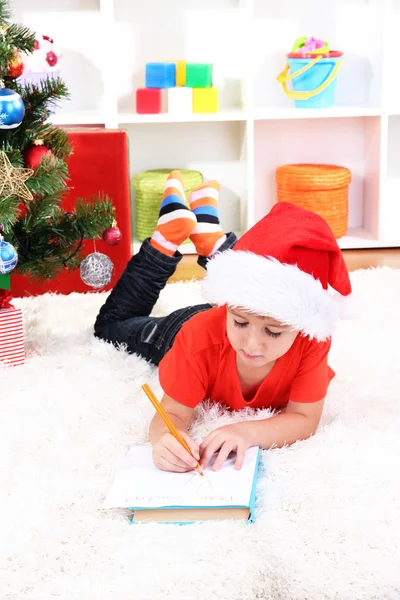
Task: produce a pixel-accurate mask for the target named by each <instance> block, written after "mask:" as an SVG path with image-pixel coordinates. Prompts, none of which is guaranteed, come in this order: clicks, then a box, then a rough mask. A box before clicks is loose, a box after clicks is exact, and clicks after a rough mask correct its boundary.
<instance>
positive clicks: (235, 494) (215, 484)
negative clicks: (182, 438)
mask: <svg viewBox="0 0 400 600" xmlns="http://www.w3.org/2000/svg"><path fill="white" fill-rule="evenodd" d="M151 453H152V448H151V446H147V445H140V446H134V447H132V448H130V450H129V451H128V453H127V455H126V457H125V459H124V461H123V463H122V466H121V468H120V469H119V470H118V471H117V473H116V476H115V479H114V482H113V484H112V486H111V488H110V491H109V492H108V494H107V497H106V499H105V500H104V503H103V508H159V507H162V506H186V507H189V506H199V507H205V506H246V507H247V506H249V501H250V495H251V489H252V484H253V479H254V470H255V466H256V462H257V454H258V448H256V447H254V448H249V450H248V451H247V452H246V456H245V460H244V463H243V466H242V468H241V469H240V470H239V471H237V470H236V469H235V468H234V462H235V459H234V458H232V459H229V460H227V461H226V462H225V464H224V465H223V466H222V467H221V470H220V471H218V472H214V471H212V470H211V469H210V468H207V469H206V470H205V472H204V477H201V476H200V475H199V474H198V473H197V471H191V472H189V473H168V472H165V471H160V470H159V469H157V467H155V466H154V463H153V460H152V455H151Z"/></svg>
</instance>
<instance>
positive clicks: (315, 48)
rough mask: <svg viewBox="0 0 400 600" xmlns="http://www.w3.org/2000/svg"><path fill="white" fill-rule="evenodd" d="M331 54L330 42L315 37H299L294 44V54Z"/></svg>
mask: <svg viewBox="0 0 400 600" xmlns="http://www.w3.org/2000/svg"><path fill="white" fill-rule="evenodd" d="M328 52H329V42H324V41H323V40H318V39H317V38H314V37H310V38H307V37H299V38H297V40H296V41H295V42H294V44H293V48H292V53H293V54H296V53H297V54H310V53H313V54H326V53H328Z"/></svg>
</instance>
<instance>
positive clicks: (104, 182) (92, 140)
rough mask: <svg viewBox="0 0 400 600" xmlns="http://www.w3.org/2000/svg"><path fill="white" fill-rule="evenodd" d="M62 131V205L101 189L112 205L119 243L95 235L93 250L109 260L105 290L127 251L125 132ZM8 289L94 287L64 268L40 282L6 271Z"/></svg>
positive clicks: (26, 292) (21, 292) (18, 292)
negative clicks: (65, 177) (68, 147)
mask: <svg viewBox="0 0 400 600" xmlns="http://www.w3.org/2000/svg"><path fill="white" fill-rule="evenodd" d="M67 131H68V135H69V138H70V142H71V144H72V147H73V154H72V155H71V157H70V158H69V161H68V167H69V174H70V181H69V182H68V185H69V187H71V188H72V189H71V190H70V191H69V192H68V193H67V194H65V197H64V199H63V202H62V206H63V208H64V209H65V210H67V211H70V210H72V208H73V206H74V203H75V200H76V199H77V198H79V197H81V198H82V197H83V198H90V197H91V196H93V195H97V194H101V193H104V194H107V195H108V196H109V197H110V198H111V200H112V202H113V205H114V207H115V218H116V220H117V224H118V228H119V229H120V230H121V233H122V240H121V242H120V243H119V244H118V245H117V246H108V245H107V244H106V243H105V242H103V240H96V250H97V252H102V253H103V254H106V255H107V256H109V257H110V259H111V260H112V262H113V263H114V271H113V276H112V279H111V281H110V283H109V284H108V285H107V286H106V287H104V288H102V291H104V290H110V289H112V288H113V287H114V286H115V284H116V283H117V281H118V279H119V278H120V276H121V274H122V273H123V271H124V269H125V267H126V264H127V262H128V261H129V259H130V258H131V256H132V231H131V204H130V181H129V160H128V136H127V133H126V132H125V131H120V130H117V131H114V130H110V129H102V128H97V127H96V128H90V127H88V128H79V129H68V130H67ZM92 252H94V244H93V241H91V240H84V249H83V255H84V256H87V255H88V254H91V253H92ZM11 291H12V294H13V296H14V298H18V297H23V296H32V295H34V296H35V295H40V294H44V293H45V292H54V293H59V294H70V293H71V292H83V293H86V292H94V291H96V290H94V289H93V288H90V287H88V286H87V285H85V284H84V283H83V281H82V280H81V278H80V273H79V269H77V270H76V271H73V272H71V273H68V271H67V270H65V271H63V272H62V273H61V274H60V275H58V276H57V277H55V278H54V279H51V280H45V281H37V280H35V281H31V280H30V279H29V278H28V277H25V276H22V275H19V274H17V273H15V274H14V273H12V274H11ZM97 291H98V290H97Z"/></svg>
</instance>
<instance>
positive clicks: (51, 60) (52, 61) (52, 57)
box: [46, 51, 58, 67]
mask: <svg viewBox="0 0 400 600" xmlns="http://www.w3.org/2000/svg"><path fill="white" fill-rule="evenodd" d="M46 62H47V64H49V65H50V67H55V66H56V64H57V63H58V56H57V55H56V54H55V53H54V52H53V51H50V52H48V53H47V54H46Z"/></svg>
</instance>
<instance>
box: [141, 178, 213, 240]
mask: <svg viewBox="0 0 400 600" xmlns="http://www.w3.org/2000/svg"><path fill="white" fill-rule="evenodd" d="M171 171H172V169H154V170H151V171H144V172H142V173H138V174H137V175H135V176H134V178H133V187H134V188H135V192H136V237H137V239H138V240H139V241H140V242H143V240H145V239H146V238H148V237H150V236H151V235H152V234H153V231H154V230H155V228H156V226H157V221H158V213H159V211H160V204H161V200H162V197H163V193H164V187H165V183H166V181H167V179H168V175H169V174H170V172H171ZM180 172H181V174H182V178H183V187H184V190H185V194H186V201H188V198H189V194H190V192H191V191H192V190H193V189H194V188H196V187H197V186H199V185H200V184H202V183H203V175H202V174H201V173H200V172H199V171H190V170H186V169H180Z"/></svg>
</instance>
